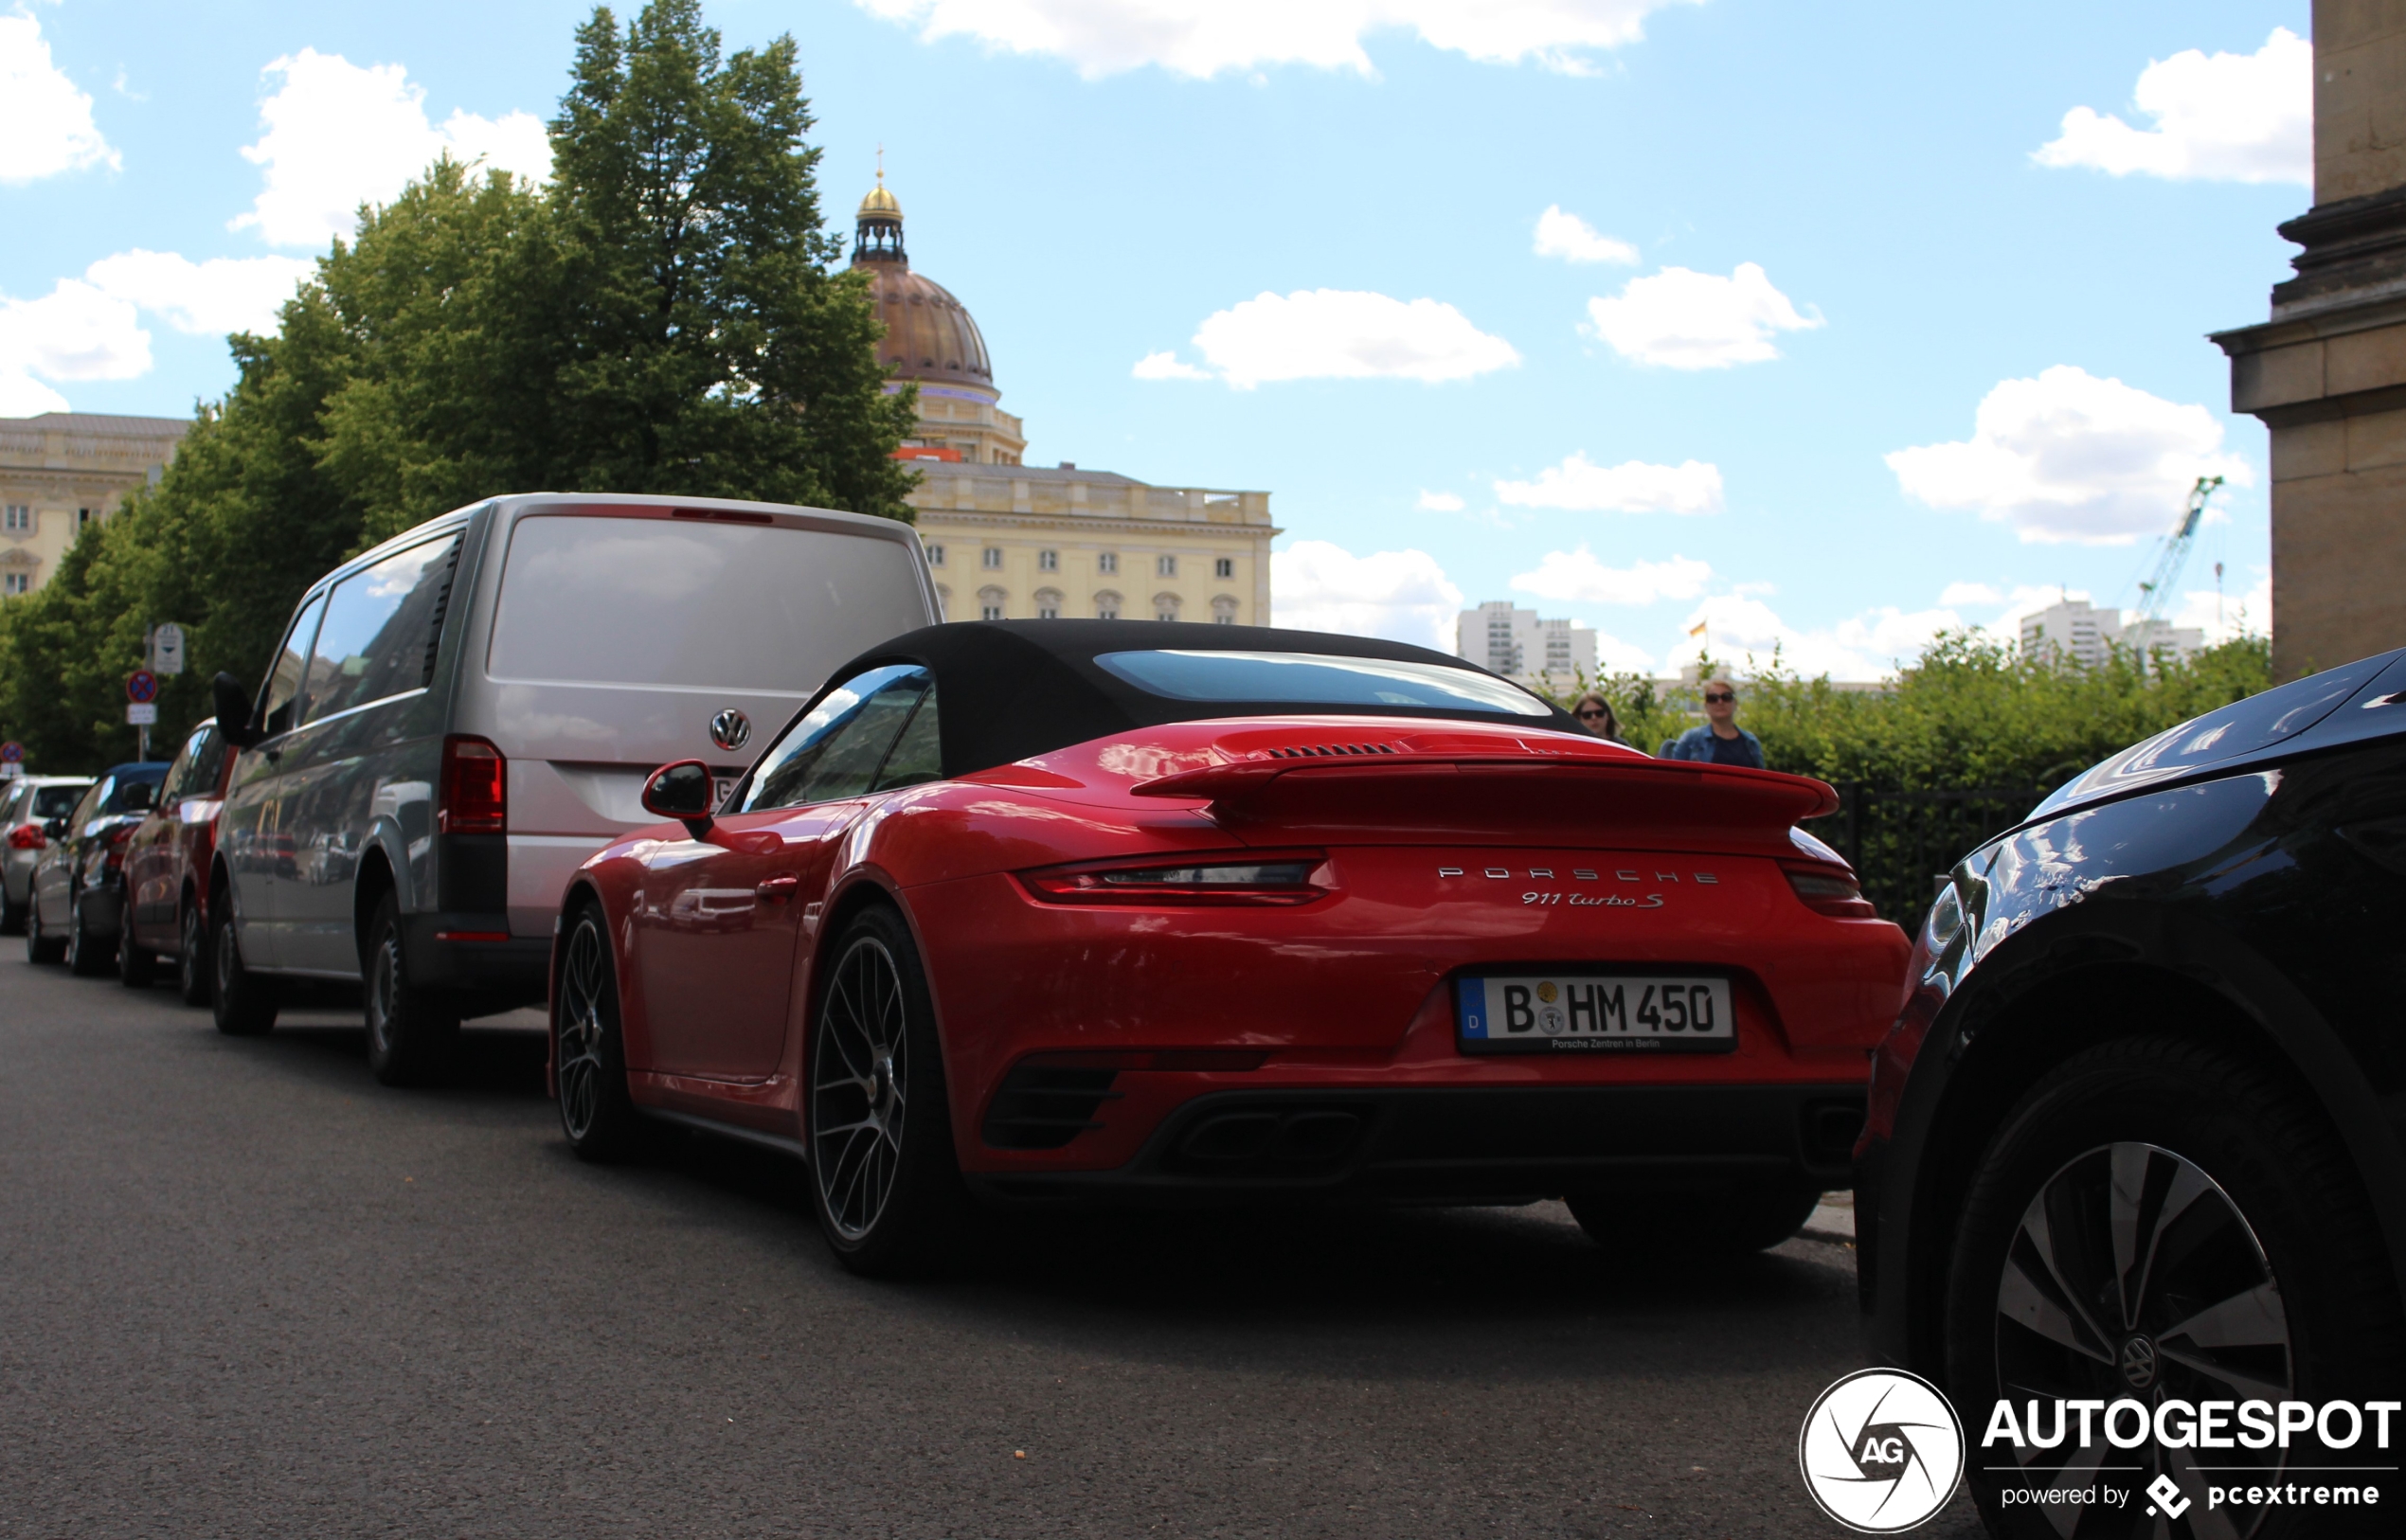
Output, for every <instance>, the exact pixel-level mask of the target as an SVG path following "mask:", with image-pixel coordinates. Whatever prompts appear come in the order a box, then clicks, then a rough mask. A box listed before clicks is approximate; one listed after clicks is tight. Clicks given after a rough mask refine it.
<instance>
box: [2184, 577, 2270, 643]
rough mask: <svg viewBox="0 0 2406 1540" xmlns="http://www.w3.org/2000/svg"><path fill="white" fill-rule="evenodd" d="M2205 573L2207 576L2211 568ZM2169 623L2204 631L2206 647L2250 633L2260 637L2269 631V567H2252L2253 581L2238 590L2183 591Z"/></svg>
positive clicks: (2201, 589)
mask: <svg viewBox="0 0 2406 1540" xmlns="http://www.w3.org/2000/svg"><path fill="white" fill-rule="evenodd" d="M2206 570H2207V572H2208V573H2209V574H2210V573H2211V572H2212V570H2213V569H2212V568H2211V567H2209V568H2207V569H2206ZM2191 576H2192V577H2195V576H2196V574H2195V573H2192V574H2191ZM2172 623H2173V624H2174V625H2176V626H2195V627H2197V628H2198V629H2199V630H2200V631H2202V632H2204V633H2205V640H2206V645H2207V646H2209V647H2211V646H2213V645H2214V644H2216V643H2217V642H2226V641H2229V640H2231V639H2232V638H2233V637H2235V636H2243V635H2246V634H2248V633H2251V632H2252V633H2253V634H2254V635H2256V636H2263V635H2265V634H2266V633H2268V632H2270V631H2271V629H2272V570H2271V568H2270V567H2257V568H2255V582H2253V583H2252V584H2250V585H2249V586H2248V587H2246V588H2244V589H2240V590H2235V591H2234V590H2230V589H2225V590H2223V591H2221V592H2219V593H2217V592H2216V591H2215V590H2214V589H2212V588H2189V589H2184V590H2182V594H2181V602H2180V605H2179V606H2178V607H2177V608H2175V609H2174V610H2173V612H2172Z"/></svg>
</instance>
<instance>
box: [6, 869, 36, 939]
mask: <svg viewBox="0 0 2406 1540" xmlns="http://www.w3.org/2000/svg"><path fill="white" fill-rule="evenodd" d="M32 886H33V879H32V878H30V877H28V878H27V879H26V887H27V897H28V898H29V897H31V896H32V895H31V889H32ZM25 910H26V906H25V905H24V904H19V903H18V902H17V901H16V900H15V899H12V898H10V897H9V885H8V884H7V883H5V882H0V936H22V935H24V934H25Z"/></svg>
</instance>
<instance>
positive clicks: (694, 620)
mask: <svg viewBox="0 0 2406 1540" xmlns="http://www.w3.org/2000/svg"><path fill="white" fill-rule="evenodd" d="M923 570H924V569H923V568H922V567H921V566H920V564H919V556H918V548H917V546H915V545H913V544H907V543H904V542H901V541H892V540H882V539H876V538H873V537H869V536H862V535H847V534H835V533H832V532H829V531H826V530H818V529H794V528H783V527H781V526H776V525H745V524H722V523H716V522H706V521H703V520H700V519H691V520H688V519H637V518H599V517H593V516H589V515H570V514H551V513H545V514H531V515H529V516H527V517H525V518H522V519H520V520H519V521H518V522H517V525H516V527H515V528H513V529H512V531H511V535H510V555H509V560H508V562H507V563H506V564H504V565H503V567H502V576H501V601H500V606H499V608H498V610H497V611H496V613H495V614H494V622H493V642H492V646H491V648H490V649H489V650H488V652H487V653H486V656H485V668H486V672H488V673H490V674H491V675H492V677H494V678H495V679H505V680H512V681H540V682H557V683H563V684H589V685H636V686H662V685H668V686H683V687H686V688H703V687H708V688H716V689H757V690H777V691H782V692H786V693H791V694H807V693H809V692H810V690H811V689H814V688H815V687H816V686H817V684H818V683H819V681H821V680H823V679H825V678H826V677H827V676H828V675H829V674H830V673H832V672H835V669H836V667H837V666H838V665H840V664H841V663H842V662H843V661H844V660H845V659H846V658H848V657H854V656H857V655H858V654H862V653H865V652H867V651H868V650H869V649H870V648H871V647H873V646H875V645H876V644H877V643H879V642H881V641H884V640H885V639H886V638H887V637H889V636H894V635H895V634H897V633H899V632H904V631H908V630H911V629H913V628H915V627H918V626H922V625H925V624H926V623H927V621H928V620H929V618H930V617H929V615H928V613H927V607H926V606H927V601H926V599H925V590H924V589H923V588H922V587H921V586H920V584H921V582H922V578H921V572H922V571H923Z"/></svg>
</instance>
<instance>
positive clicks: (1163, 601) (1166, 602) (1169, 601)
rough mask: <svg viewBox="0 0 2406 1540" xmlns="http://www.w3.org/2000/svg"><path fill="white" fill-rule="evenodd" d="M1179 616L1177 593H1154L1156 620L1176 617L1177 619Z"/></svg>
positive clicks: (1154, 614) (1154, 616)
mask: <svg viewBox="0 0 2406 1540" xmlns="http://www.w3.org/2000/svg"><path fill="white" fill-rule="evenodd" d="M1153 618H1155V619H1156V620H1175V619H1176V618H1178V596H1177V595H1176V594H1156V595H1154V596H1153Z"/></svg>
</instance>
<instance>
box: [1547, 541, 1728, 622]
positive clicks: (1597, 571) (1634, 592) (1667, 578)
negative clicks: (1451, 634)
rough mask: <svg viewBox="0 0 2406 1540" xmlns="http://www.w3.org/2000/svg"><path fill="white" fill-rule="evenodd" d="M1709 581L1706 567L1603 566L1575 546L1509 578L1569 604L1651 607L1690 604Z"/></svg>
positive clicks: (1681, 562) (1678, 561) (1681, 560)
mask: <svg viewBox="0 0 2406 1540" xmlns="http://www.w3.org/2000/svg"><path fill="white" fill-rule="evenodd" d="M1712 577H1713V568H1712V567H1711V565H1709V564H1706V563H1703V562H1698V561H1694V560H1691V559H1690V558H1688V557H1685V556H1674V557H1672V558H1671V559H1670V560H1669V561H1667V562H1645V561H1640V562H1633V563H1631V564H1629V565H1627V566H1607V565H1605V564H1603V563H1602V562H1599V561H1597V560H1596V558H1595V553H1594V552H1592V551H1590V550H1589V549H1588V547H1587V546H1580V547H1579V548H1578V549H1577V550H1575V551H1548V552H1546V554H1545V555H1544V556H1543V557H1541V558H1539V560H1538V562H1537V567H1536V570H1535V571H1534V572H1523V573H1521V574H1520V575H1519V576H1517V577H1516V578H1514V579H1513V580H1512V586H1513V587H1514V588H1515V589H1517V590H1518V591H1519V592H1521V593H1524V594H1534V595H1535V596H1536V597H1537V598H1539V599H1550V600H1558V601H1561V602H1563V603H1570V604H1651V603H1653V602H1654V601H1655V600H1658V599H1694V598H1695V597H1696V596H1697V595H1698V594H1700V593H1702V592H1704V585H1705V583H1706V582H1710V581H1711V579H1712ZM1691 623H1692V622H1691Z"/></svg>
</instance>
